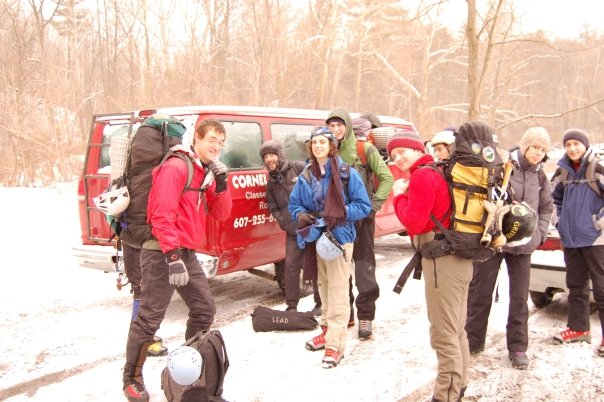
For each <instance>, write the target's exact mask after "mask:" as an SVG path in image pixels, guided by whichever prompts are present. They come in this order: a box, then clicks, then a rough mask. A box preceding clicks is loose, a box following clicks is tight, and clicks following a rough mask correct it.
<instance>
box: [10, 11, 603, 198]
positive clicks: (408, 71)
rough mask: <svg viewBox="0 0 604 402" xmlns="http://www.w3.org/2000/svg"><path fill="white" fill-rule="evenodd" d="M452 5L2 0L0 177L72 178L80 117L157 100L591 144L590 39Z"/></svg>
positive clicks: (31, 181) (509, 141)
mask: <svg viewBox="0 0 604 402" xmlns="http://www.w3.org/2000/svg"><path fill="white" fill-rule="evenodd" d="M516 1H520V0H516ZM523 1H525V0H523ZM450 7H451V4H450V2H449V1H447V0H441V1H438V0H431V1H430V0H419V1H416V0H414V1H411V0H409V1H392V0H339V1H337V0H307V1H292V0H262V1H255V0H188V1H183V2H175V1H170V0H119V1H118V0H104V1H103V0H60V1H57V0H20V1H14V0H0V33H1V35H0V48H1V49H2V52H0V80H1V81H0V185H3V186H49V185H53V184H55V183H57V182H63V181H69V180H74V179H75V178H77V177H78V176H79V174H80V173H81V169H82V160H83V158H84V151H85V147H86V141H87V138H88V133H89V130H90V123H91V119H92V115H93V114H101V113H114V112H124V111H130V110H138V109H149V108H157V107H167V106H182V105H204V104H207V105H246V106H279V107H293V108H311V109H325V110H330V109H333V108H334V107H344V108H346V109H348V110H349V111H356V112H362V111H372V112H375V113H377V114H384V115H391V116H397V117H402V118H405V119H407V120H410V121H412V122H413V123H414V124H415V126H416V127H417V129H418V131H419V133H420V135H421V136H422V137H423V138H424V139H426V140H427V139H429V138H430V136H431V135H432V134H433V133H435V132H436V131H440V130H442V129H443V128H445V127H447V126H452V125H453V126H455V125H459V124H461V123H463V122H465V121H468V120H473V119H483V120H486V121H487V122H488V123H489V124H491V125H492V126H493V127H495V128H496V130H497V132H498V135H499V138H500V142H501V144H502V145H503V146H505V147H507V146H511V145H513V144H515V143H517V142H518V140H519V138H520V136H521V135H522V133H523V132H524V130H525V129H526V128H527V127H530V126H534V125H541V126H544V127H545V128H547V129H548V131H549V132H550V134H551V136H552V139H553V141H554V143H556V142H559V141H560V140H561V137H562V133H563V132H564V131H565V130H566V129H567V128H569V127H580V128H583V129H585V130H587V131H588V132H589V133H590V136H591V139H592V142H594V143H595V142H604V134H603V133H602V131H603V130H602V127H603V123H604V116H603V113H604V80H602V79H601V78H602V77H604V72H603V71H602V69H603V68H604V63H603V56H604V38H603V36H602V33H601V32H598V31H596V30H595V29H593V28H590V27H589V26H585V27H584V29H583V30H582V32H581V34H580V35H579V36H577V37H576V38H556V37H551V36H549V35H548V34H547V33H546V32H543V31H534V32H527V30H526V29H525V28H526V27H523V24H522V18H521V15H519V13H518V12H517V7H516V5H515V4H514V0H478V1H477V0H467V1H466V2H465V5H464V7H465V11H466V12H465V14H464V18H463V19H464V21H461V22H460V24H459V25H458V26H454V25H452V24H447V25H445V24H443V18H442V17H443V16H446V15H447V13H448V12H450V11H451V9H450ZM593 11H594V12H596V10H593ZM587 12H589V11H587Z"/></svg>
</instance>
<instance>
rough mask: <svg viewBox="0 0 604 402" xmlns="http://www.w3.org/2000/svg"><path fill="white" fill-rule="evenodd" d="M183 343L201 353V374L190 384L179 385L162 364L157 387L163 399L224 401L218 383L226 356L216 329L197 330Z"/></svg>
mask: <svg viewBox="0 0 604 402" xmlns="http://www.w3.org/2000/svg"><path fill="white" fill-rule="evenodd" d="M185 345H186V346H190V347H192V348H194V349H196V350H197V351H198V352H199V354H200V355H201V374H200V375H199V378H197V380H196V381H194V382H193V383H192V384H191V385H180V384H179V383H177V382H176V381H175V380H174V378H173V377H172V375H171V374H170V369H169V368H168V366H166V367H165V368H164V370H163V371H162V373H161V387H162V389H163V390H164V394H165V395H166V399H167V400H168V401H169V402H193V401H195V402H205V401H224V399H222V386H223V384H224V377H225V375H226V373H227V370H228V369H229V357H228V355H227V351H226V347H225V345H224V339H223V338H222V334H221V333H220V331H218V330H212V331H208V332H206V333H205V334H204V333H202V332H198V333H197V334H196V335H194V336H193V337H192V338H190V339H189V340H188V341H187V342H186V343H185ZM172 369H173V370H174V368H172Z"/></svg>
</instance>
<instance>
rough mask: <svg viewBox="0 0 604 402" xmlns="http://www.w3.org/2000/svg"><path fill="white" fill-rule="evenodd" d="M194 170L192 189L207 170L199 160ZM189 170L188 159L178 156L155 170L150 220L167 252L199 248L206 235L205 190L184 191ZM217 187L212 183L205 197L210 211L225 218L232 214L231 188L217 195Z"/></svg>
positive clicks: (148, 206)
mask: <svg viewBox="0 0 604 402" xmlns="http://www.w3.org/2000/svg"><path fill="white" fill-rule="evenodd" d="M193 169H194V172H193V181H192V182H191V188H200V187H201V184H202V182H203V179H204V177H205V171H204V169H203V168H202V167H201V166H200V165H199V164H196V163H194V164H193ZM187 173H188V172H187V164H186V162H185V161H183V160H182V159H181V158H175V157H173V158H169V159H168V160H167V161H166V162H165V163H164V164H163V165H161V166H160V167H156V168H155V169H153V185H152V186H151V192H150V193H149V203H148V205H147V221H148V222H149V224H150V225H151V231H152V233H153V236H155V238H156V239H157V240H158V241H159V245H160V247H161V249H162V251H163V252H164V253H166V252H168V251H171V250H174V249H177V248H180V247H183V248H188V249H196V248H197V247H198V246H199V245H200V244H201V241H202V239H203V236H204V234H205V227H206V212H205V209H204V202H203V199H201V200H200V199H199V195H200V194H201V193H200V192H198V191H185V192H184V193H183V189H184V188H185V185H186V184H187ZM215 188H216V183H215V182H212V184H211V185H210V187H208V188H207V190H206V191H205V194H204V195H203V196H202V197H204V196H205V198H206V200H207V205H208V211H209V212H210V214H211V215H212V216H213V217H214V218H216V219H218V220H221V221H223V220H225V219H227V218H228V217H229V216H230V215H231V207H232V205H233V204H232V200H231V192H230V190H229V189H227V190H226V191H224V192H222V193H219V194H217V193H216V192H215ZM199 201H201V202H199Z"/></svg>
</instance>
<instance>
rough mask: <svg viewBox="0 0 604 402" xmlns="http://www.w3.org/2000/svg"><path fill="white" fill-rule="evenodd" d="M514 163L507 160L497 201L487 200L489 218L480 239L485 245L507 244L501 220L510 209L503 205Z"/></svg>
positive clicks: (486, 207) (495, 246)
mask: <svg viewBox="0 0 604 402" xmlns="http://www.w3.org/2000/svg"><path fill="white" fill-rule="evenodd" d="M513 168H514V165H512V162H509V161H508V162H506V163H505V164H504V170H503V183H502V184H501V188H500V189H499V190H500V193H499V194H498V195H497V194H494V195H493V198H494V199H495V202H492V201H485V202H484V208H485V209H486V210H487V219H486V222H485V228H484V232H483V234H482V238H481V239H480V244H481V245H482V246H484V247H489V246H491V247H493V248H497V247H502V246H503V245H505V241H506V240H505V236H504V235H503V233H501V222H502V220H503V216H504V215H505V214H506V213H507V212H508V211H509V210H510V207H509V206H508V205H503V201H504V200H505V198H506V193H507V189H508V186H509V184H510V176H512V170H513Z"/></svg>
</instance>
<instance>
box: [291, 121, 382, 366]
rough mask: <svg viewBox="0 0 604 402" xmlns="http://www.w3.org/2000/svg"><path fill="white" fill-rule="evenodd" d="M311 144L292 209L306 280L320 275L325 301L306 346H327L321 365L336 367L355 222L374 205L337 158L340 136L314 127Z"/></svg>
mask: <svg viewBox="0 0 604 402" xmlns="http://www.w3.org/2000/svg"><path fill="white" fill-rule="evenodd" d="M308 144H309V145H308V147H309V153H310V159H309V164H308V165H307V166H306V167H305V169H304V171H303V172H302V173H301V174H300V176H299V178H298V181H297V182H296V185H295V186H294V189H293V191H292V193H291V196H290V200H289V208H288V209H289V212H290V215H291V216H292V219H294V220H296V221H298V223H299V228H300V229H298V245H299V247H300V248H302V249H304V250H305V252H304V279H305V280H313V279H317V283H318V286H319V294H320V296H321V300H322V301H323V306H322V314H321V329H322V331H321V334H320V335H318V336H316V337H314V338H313V339H311V340H310V341H308V342H306V349H308V350H312V351H315V350H320V349H325V355H324V356H323V361H322V365H323V367H324V368H332V367H335V366H337V365H338V363H339V362H340V360H342V358H343V357H344V350H345V349H346V339H347V326H348V321H349V317H350V303H349V296H348V288H349V283H348V280H349V278H350V273H351V268H352V251H353V243H354V240H355V237H356V230H355V226H354V221H357V220H360V219H363V218H365V217H366V216H367V215H368V214H369V211H370V210H371V203H370V201H369V198H368V196H367V191H366V190H365V186H364V184H363V181H362V180H361V177H360V176H359V174H358V172H357V171H356V170H354V169H352V168H351V167H350V165H347V164H344V163H343V161H342V159H341V158H340V157H339V156H338V146H337V139H336V138H335V137H334V136H333V134H331V132H330V131H329V129H328V128H327V127H318V128H316V129H314V130H313V131H312V133H311V135H310V141H309V143H308ZM328 328H329V331H328Z"/></svg>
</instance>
